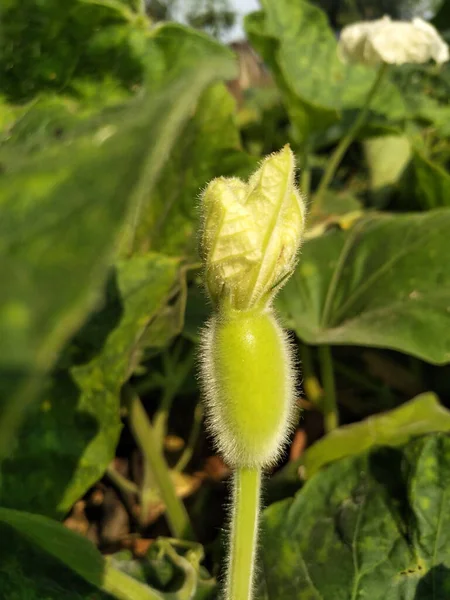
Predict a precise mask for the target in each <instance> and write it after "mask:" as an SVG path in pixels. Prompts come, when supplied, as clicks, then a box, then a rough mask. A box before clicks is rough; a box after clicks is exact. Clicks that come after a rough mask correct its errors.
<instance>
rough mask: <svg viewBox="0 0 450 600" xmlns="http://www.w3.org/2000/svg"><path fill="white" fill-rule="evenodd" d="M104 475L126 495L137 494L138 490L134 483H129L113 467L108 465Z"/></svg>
mask: <svg viewBox="0 0 450 600" xmlns="http://www.w3.org/2000/svg"><path fill="white" fill-rule="evenodd" d="M106 474H107V475H108V477H109V478H110V479H111V481H112V482H113V483H114V484H115V485H116V486H117V487H118V488H119V489H120V490H122V491H123V492H125V493H126V494H138V493H139V488H138V486H137V485H136V484H135V483H134V481H130V480H129V479H127V478H126V477H124V476H123V475H122V474H121V473H119V471H117V469H115V468H114V467H113V465H109V467H108V468H107V469H106Z"/></svg>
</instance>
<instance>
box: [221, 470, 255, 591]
mask: <svg viewBox="0 0 450 600" xmlns="http://www.w3.org/2000/svg"><path fill="white" fill-rule="evenodd" d="M260 490H261V469H260V468H258V467H257V468H238V469H236V472H235V474H234V482H233V504H232V519H231V531H230V549H229V564H228V574H227V590H226V600H251V599H252V591H253V579H254V571H255V556H256V541H257V537H258V519H259V503H260Z"/></svg>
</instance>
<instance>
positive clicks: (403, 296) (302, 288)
mask: <svg viewBox="0 0 450 600" xmlns="http://www.w3.org/2000/svg"><path fill="white" fill-rule="evenodd" d="M449 227H450V210H448V209H441V210H435V211H430V212H428V213H426V214H422V213H419V214H404V215H388V214H373V215H370V216H367V217H365V218H363V219H361V220H360V221H358V222H357V224H356V225H354V226H353V227H352V228H351V229H350V230H347V231H340V230H338V231H329V232H328V233H326V234H325V235H323V236H321V237H318V238H314V239H311V240H308V241H307V242H306V243H305V245H304V246H303V250H302V253H301V256H300V261H299V264H298V267H297V269H296V271H295V273H294V275H293V277H292V278H291V279H290V280H289V281H288V283H287V285H286V287H285V288H284V289H283V290H282V291H281V293H280V295H279V300H278V307H279V308H280V310H281V311H282V313H283V314H284V315H285V317H286V318H287V323H288V324H289V326H291V327H292V328H293V329H295V331H296V333H297V334H298V335H299V337H300V338H301V339H303V340H304V341H305V342H307V343H309V344H356V345H361V346H375V347H381V348H392V349H394V350H399V351H401V352H405V353H408V354H412V355H414V356H417V357H419V358H422V359H424V360H426V361H429V362H431V363H436V364H444V363H447V362H449V361H450V336H449V334H448V332H449V330H450V310H449V307H450V262H449V261H446V260H445V259H444V257H445V256H447V255H448V254H449V252H450V239H449V236H448V230H449Z"/></svg>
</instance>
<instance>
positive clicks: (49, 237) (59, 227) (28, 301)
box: [0, 28, 235, 456]
mask: <svg viewBox="0 0 450 600" xmlns="http://www.w3.org/2000/svg"><path fill="white" fill-rule="evenodd" d="M178 29H179V36H180V40H182V41H183V48H184V51H185V58H184V62H183V63H182V64H183V68H182V69H181V70H180V69H177V70H175V71H170V70H169V72H168V74H167V78H164V73H165V71H164V62H163V61H160V62H159V65H160V68H161V74H160V76H159V78H160V81H159V82H158V85H157V86H156V87H155V92H154V93H153V94H152V95H150V96H149V95H142V96H141V97H139V98H138V99H136V100H133V101H132V102H130V103H129V104H128V105H126V106H125V107H124V108H122V109H115V110H114V111H111V110H109V111H107V112H106V114H104V115H103V116H101V117H93V120H92V121H88V122H84V123H83V125H82V127H81V128H80V130H79V131H78V132H76V131H75V130H73V129H72V130H71V133H70V136H69V137H68V139H67V140H66V139H65V138H64V137H63V138H59V139H54V140H53V141H51V142H50V141H49V142H48V145H47V146H45V147H44V146H43V147H40V148H39V152H31V154H29V153H27V152H25V153H23V155H21V154H20V152H19V147H18V146H17V145H14V149H13V150H12V151H11V152H9V153H8V152H2V167H3V170H4V173H3V175H2V190H1V193H0V205H1V211H2V219H1V224H0V238H1V241H0V256H1V261H0V278H1V279H2V281H4V282H8V285H3V286H2V290H1V292H0V370H1V374H2V377H1V390H0V397H1V399H0V456H1V455H4V454H5V453H6V452H7V451H8V450H11V448H10V446H11V440H12V436H13V434H14V431H15V429H16V428H17V425H18V423H19V421H20V418H21V415H22V413H23V411H24V409H25V408H26V406H27V405H28V403H29V402H30V401H31V400H32V398H33V397H34V396H35V395H36V394H37V393H38V391H39V388H40V387H41V385H42V381H43V375H44V374H45V372H46V371H47V370H48V369H49V368H50V367H51V365H52V364H53V363H54V362H55V359H56V357H57V354H58V352H59V350H60V349H61V347H62V346H63V344H64V343H65V342H66V340H67V339H68V338H69V337H70V336H71V335H72V333H73V332H74V331H75V330H76V329H77V328H78V327H79V325H80V324H81V322H82V321H83V319H84V318H85V315H86V314H87V312H88V311H89V310H91V309H92V307H93V306H94V304H95V302H96V301H97V294H98V292H99V290H100V289H101V288H102V285H103V283H104V278H105V273H106V267H107V266H108V264H110V262H111V259H112V253H113V250H114V248H115V246H116V243H117V240H118V235H120V234H121V232H123V222H124V219H127V216H128V215H133V216H132V218H131V219H129V225H128V235H129V236H130V237H132V235H133V231H134V229H135V227H136V224H137V223H138V221H139V214H140V211H141V210H142V208H143V207H144V206H145V204H144V203H145V200H146V199H147V198H148V194H149V192H150V190H151V188H152V186H153V185H154V183H155V181H156V178H157V176H158V174H159V172H160V170H161V167H162V166H163V164H164V162H165V160H166V157H167V154H168V152H169V151H170V149H171V147H172V145H173V143H174V140H175V138H176V135H177V133H178V132H179V129H180V127H181V125H182V124H183V123H184V121H185V120H186V118H187V117H188V116H189V114H190V112H191V111H192V108H193V105H194V103H195V101H196V100H197V99H198V97H199V95H200V93H201V92H202V91H203V90H204V89H205V87H206V86H207V85H208V84H209V83H211V81H213V80H215V79H217V78H220V77H231V76H232V75H233V74H234V69H235V64H234V59H233V57H232V55H231V53H230V52H229V51H228V50H227V49H225V48H222V47H221V46H220V45H218V44H215V43H214V42H211V41H210V40H208V39H207V38H205V37H203V36H201V35H199V34H196V33H191V32H189V31H188V30H183V29H182V28H178ZM189 47H191V50H192V51H191V53H190V54H189V53H188V49H189ZM160 54H161V52H160ZM161 56H162V54H161ZM189 57H190V60H189ZM153 59H155V56H153ZM175 76H176V79H175V80H174V77H175Z"/></svg>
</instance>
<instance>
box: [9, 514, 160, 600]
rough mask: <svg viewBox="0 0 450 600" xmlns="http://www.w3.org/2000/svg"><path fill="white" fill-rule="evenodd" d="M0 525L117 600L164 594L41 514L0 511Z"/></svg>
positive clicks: (139, 599)
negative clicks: (10, 528) (118, 567)
mask: <svg viewBox="0 0 450 600" xmlns="http://www.w3.org/2000/svg"><path fill="white" fill-rule="evenodd" d="M0 522H2V523H5V524H7V525H8V526H10V527H12V528H13V529H15V530H16V531H17V532H19V533H20V534H21V535H23V536H24V537H25V538H26V539H28V540H29V541H31V542H32V543H33V544H36V545H37V546H38V547H40V548H41V549H43V550H45V552H48V553H49V554H50V555H51V556H53V557H54V558H56V559H57V560H58V561H60V562H62V563H63V564H64V565H66V566H68V567H69V568H70V569H71V570H72V571H74V572H75V573H77V574H78V575H79V576H80V577H82V578H83V579H84V580H85V581H87V582H88V583H90V584H92V585H93V586H95V587H97V588H99V589H100V590H103V591H105V592H108V593H110V594H112V595H113V596H114V597H115V598H117V599H118V600H162V599H163V598H164V596H163V595H161V594H159V593H158V592H157V591H156V590H152V589H151V588H149V587H148V586H146V585H143V584H142V583H140V582H139V581H137V580H135V579H133V578H132V577H130V576H129V575H127V574H125V573H124V572H122V571H119V570H118V569H116V568H114V567H113V566H112V565H111V564H110V562H109V561H108V560H107V559H105V558H104V557H103V556H102V555H101V554H100V552H99V551H98V550H97V548H96V547H95V546H94V545H93V544H92V543H91V542H90V541H89V540H87V539H86V538H84V537H82V536H80V535H78V534H77V533H74V532H73V531H70V530H69V529H67V528H66V527H64V526H63V525H61V524H60V523H57V522H56V521H52V520H51V519H48V518H46V517H43V516H41V515H35V514H32V513H27V512H21V511H18V510H12V509H7V508H0Z"/></svg>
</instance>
